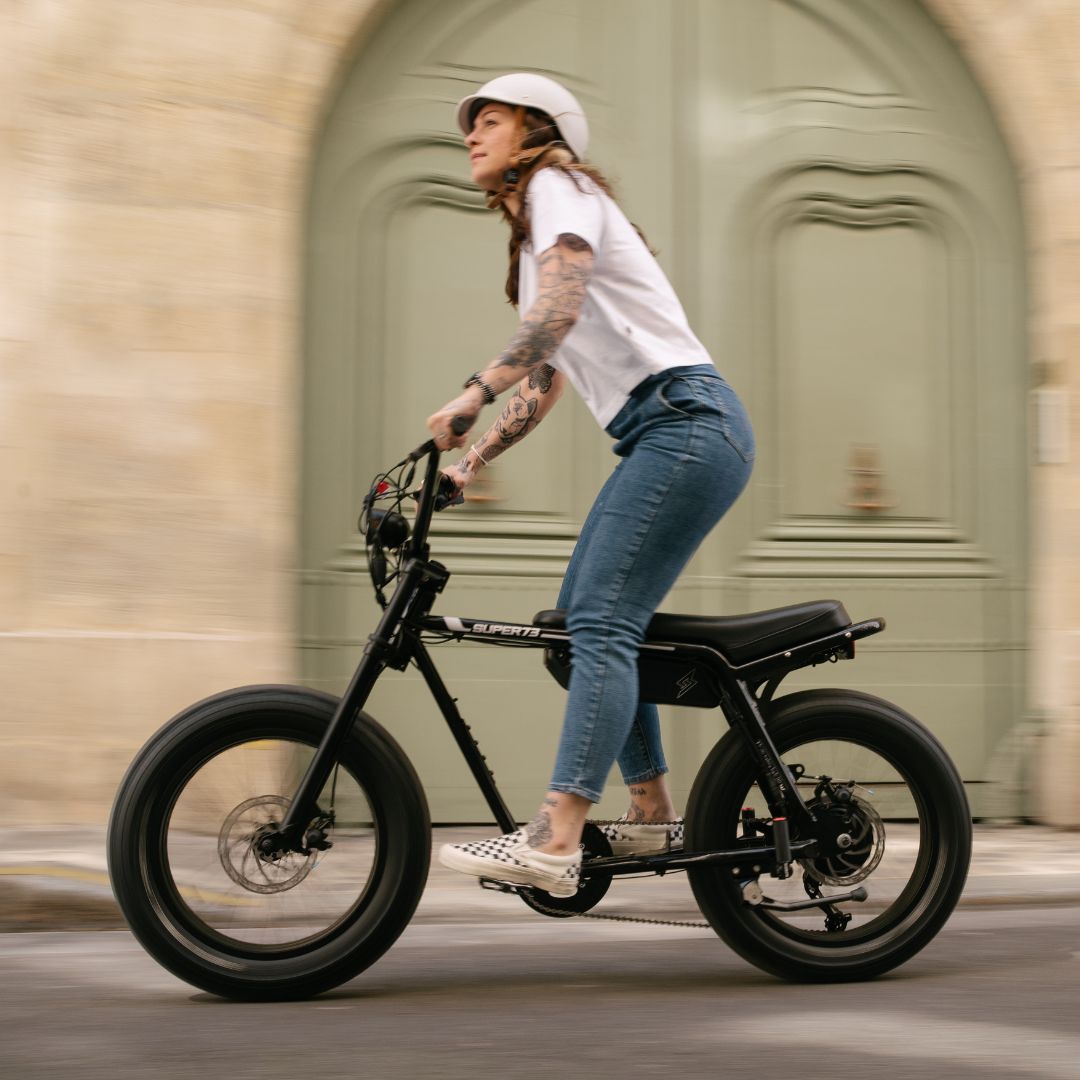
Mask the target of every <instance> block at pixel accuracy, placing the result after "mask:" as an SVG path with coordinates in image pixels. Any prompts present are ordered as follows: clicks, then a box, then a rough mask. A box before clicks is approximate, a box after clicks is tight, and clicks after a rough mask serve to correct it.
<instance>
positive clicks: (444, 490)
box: [435, 473, 465, 513]
mask: <svg viewBox="0 0 1080 1080" xmlns="http://www.w3.org/2000/svg"><path fill="white" fill-rule="evenodd" d="M464 501H465V496H464V495H463V494H462V492H461V491H460V490H459V489H458V488H457V487H456V486H455V485H454V481H453V480H451V479H450V477H449V476H447V475H446V473H443V474H442V475H441V476H440V477H439V491H438V493H437V494H436V496H435V511H436V513H438V512H439V511H440V510H445V509H446V508H447V507H449V506H460V505H461V504H462V503H463V502H464Z"/></svg>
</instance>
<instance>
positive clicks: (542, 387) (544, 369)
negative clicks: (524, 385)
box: [529, 364, 555, 394]
mask: <svg viewBox="0 0 1080 1080" xmlns="http://www.w3.org/2000/svg"><path fill="white" fill-rule="evenodd" d="M554 378H555V369H554V368H553V367H552V366H551V365H550V364H541V365H540V366H539V367H535V368H533V369H532V371H530V372H529V389H530V390H539V391H540V393H541V394H546V393H547V392H548V391H549V390H550V389H551V383H552V380H554Z"/></svg>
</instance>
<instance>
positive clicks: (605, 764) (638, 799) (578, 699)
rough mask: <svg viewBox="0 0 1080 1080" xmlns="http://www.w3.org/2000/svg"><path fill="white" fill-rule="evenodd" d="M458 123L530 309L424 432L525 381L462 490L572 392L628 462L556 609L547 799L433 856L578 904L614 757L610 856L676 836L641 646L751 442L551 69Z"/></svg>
mask: <svg viewBox="0 0 1080 1080" xmlns="http://www.w3.org/2000/svg"><path fill="white" fill-rule="evenodd" d="M458 123H459V125H460V126H461V129H462V131H463V132H464V133H465V145H466V147H467V148H468V151H469V162H470V165H471V168H472V178H473V180H474V182H475V183H477V184H478V185H479V186H480V187H481V188H483V189H484V190H485V191H487V192H488V194H489V196H490V202H489V205H490V206H492V207H497V208H499V209H501V210H502V212H503V215H504V216H505V217H506V219H507V220H508V222H509V224H510V253H511V256H510V272H509V275H508V277H507V295H508V296H509V298H510V300H511V301H512V302H513V303H515V304H517V305H518V307H519V309H520V310H521V311H522V312H523V315H522V321H521V325H520V327H519V328H518V330H517V332H516V333H515V334H514V336H513V338H512V339H511V340H510V343H509V344H508V345H507V347H506V348H505V349H504V350H503V352H502V353H501V354H500V355H499V356H498V357H497V358H496V359H494V360H492V361H491V363H489V364H488V365H487V367H486V368H484V369H483V370H482V371H479V372H477V373H476V374H474V375H472V376H470V377H469V379H468V380H467V381H466V383H465V387H464V391H465V392H464V393H463V394H461V395H459V396H458V397H456V398H454V400H453V401H450V402H448V403H447V404H446V405H444V406H443V408H441V409H440V410H439V411H438V412H436V413H435V414H434V415H433V416H431V417H430V418H429V419H428V427H429V428H430V429H431V432H432V434H433V436H434V438H435V439H436V441H437V442H438V444H439V446H441V447H443V448H445V449H449V448H451V447H455V446H463V445H464V444H465V442H467V441H468V440H467V438H466V437H465V436H462V435H455V434H454V431H453V428H452V423H453V421H454V419H455V418H456V417H464V418H466V420H467V421H468V422H469V424H470V426H471V425H472V424H474V423H475V421H476V420H477V418H478V417H479V415H480V411H481V409H482V407H483V406H484V405H485V404H487V405H490V404H491V403H493V402H494V401H495V399H496V397H497V396H498V395H499V394H500V393H502V392H503V391H504V390H508V389H510V388H511V387H514V392H513V395H512V396H511V398H510V401H509V403H508V404H507V405H506V407H505V408H504V409H503V411H502V413H501V414H500V416H499V418H498V419H497V420H496V421H495V423H494V424H493V425H492V426H491V427H490V428H489V429H488V431H487V432H486V433H485V434H484V435H482V436H481V437H480V438H479V439H477V440H476V442H475V443H473V444H472V446H471V447H470V448H469V450H468V451H467V452H466V454H465V455H464V456H463V457H462V458H461V460H460V461H458V462H457V463H456V464H455V465H453V466H452V467H450V468H449V469H447V470H446V473H447V475H449V476H450V477H451V478H452V480H453V481H454V483H455V484H456V485H457V487H458V488H459V489H464V488H466V487H468V485H469V484H470V483H471V482H472V481H473V480H474V479H475V478H476V476H477V474H478V473H479V472H480V470H481V469H483V468H484V466H485V465H489V464H490V463H491V462H492V461H493V460H494V459H495V458H496V457H498V456H499V455H500V454H502V453H503V452H504V451H506V450H507V449H509V448H510V447H511V446H513V445H515V444H516V443H518V442H520V441H521V439H523V438H524V437H525V436H526V435H527V434H528V433H529V432H530V431H531V430H532V429H533V428H535V427H536V425H537V424H539V423H540V422H541V421H542V420H543V419H544V417H545V416H546V415H547V414H548V412H550V410H551V408H552V407H553V406H554V404H555V402H556V401H557V400H558V399H559V396H560V395H561V394H562V392H563V389H564V386H565V384H566V382H567V381H569V382H570V383H571V384H572V385H573V386H574V388H575V389H576V390H577V391H578V393H579V394H581V396H582V397H583V398H584V400H585V402H586V404H587V405H588V406H589V408H590V410H591V411H592V413H593V415H594V416H595V417H596V420H597V422H598V423H599V424H600V426H601V427H603V428H604V429H605V431H606V432H607V433H608V434H609V435H610V436H611V437H612V438H613V439H614V440H615V446H614V451H615V453H616V454H617V455H618V456H619V457H620V458H621V460H620V461H619V463H618V465H617V466H616V468H615V471H614V472H613V473H612V475H611V477H610V478H609V479H608V481H607V482H606V483H605V485H604V487H603V489H602V490H601V492H600V494H599V496H598V497H597V499H596V503H595V504H594V506H593V507H592V509H591V510H590V512H589V515H588V517H587V519H586V521H585V524H584V526H583V528H582V531H581V536H580V538H579V540H578V544H577V546H576V548H575V550H574V555H573V558H572V559H571V561H570V566H569V567H568V569H567V573H566V578H565V580H564V581H563V586H562V591H561V593H560V595H559V601H558V605H559V607H561V608H565V609H566V610H567V620H566V624H567V629H568V630H569V633H570V642H571V656H572V660H573V675H572V678H571V681H570V691H569V697H568V700H567V707H566V717H565V721H564V724H563V730H562V736H561V740H560V744H559V751H558V756H557V759H556V763H555V769H554V772H553V775H552V780H551V784H550V786H549V790H548V792H547V794H546V795H545V796H544V798H543V801H542V803H541V805H540V808H539V810H538V811H537V814H536V816H535V817H534V818H533V819H532V820H531V821H530V822H529V824H528V825H527V826H526V827H525V828H524V829H521V830H518V831H517V832H514V833H510V834H508V835H507V836H501V837H497V838H495V839H493V840H487V841H483V842H479V843H471V844H447V845H444V846H443V848H442V849H441V851H440V853H439V858H440V861H441V862H442V863H443V865H445V866H448V867H451V868H452V869H455V870H461V871H463V872H465V873H470V874H476V875H478V876H481V877H491V878H496V879H499V880H503V881H513V882H518V883H520V884H526V885H532V886H535V887H537V888H540V889H543V890H545V891H546V892H548V893H550V894H552V895H555V896H569V895H573V893H574V892H575V891H576V888H577V884H578V876H579V870H580V866H581V850H580V846H579V845H580V842H581V833H582V829H583V827H584V824H585V820H586V817H587V814H588V811H589V809H590V807H591V806H592V804H593V803H595V802H597V801H599V799H600V796H601V793H602V790H603V786H604V783H605V781H606V779H607V775H608V772H609V770H610V768H611V765H612V763H613V762H614V761H615V760H616V759H617V760H618V762H619V766H620V769H621V771H622V775H623V779H624V781H625V782H626V784H627V786H628V788H629V794H630V809H629V811H628V813H627V815H626V820H627V824H626V825H620V826H618V827H615V828H614V830H613V832H612V833H611V839H612V840H613V841H615V844H614V845H613V846H614V847H615V849H616V850H617V851H621V852H630V851H634V852H646V851H649V850H657V849H659V848H663V847H664V846H666V844H667V843H668V842H669V839H677V837H669V829H670V828H671V826H670V823H671V822H672V821H673V819H674V817H675V807H674V806H673V805H672V801H671V795H670V792H669V791H668V787H667V781H666V778H665V774H666V773H667V765H666V763H665V760H664V753H663V749H662V747H661V744H660V728H659V719H658V716H657V710H656V707H655V706H654V705H648V704H641V703H639V701H638V678H637V657H638V646H639V645H640V643H641V642H642V640H643V639H644V636H645V630H646V627H647V625H648V623H649V620H650V618H651V617H652V615H653V613H654V612H655V611H656V609H657V607H658V606H659V604H660V602H661V601H662V600H663V598H664V596H665V595H666V594H667V592H668V590H669V589H670V588H671V587H672V585H673V584H674V583H675V580H676V578H677V577H678V576H679V573H680V572H681V571H682V569H683V567H684V566H685V565H686V563H687V562H688V560H689V559H690V557H691V556H692V555H693V553H694V551H695V550H696V549H697V548H698V546H699V545H700V543H701V541H702V540H703V539H704V537H705V536H706V534H707V533H708V532H709V530H710V529H711V528H712V527H713V525H715V524H716V522H717V521H718V520H719V519H720V518H721V517H722V516H723V514H724V513H725V511H726V510H727V509H728V507H729V506H730V505H731V504H732V503H733V502H734V501H735V499H736V497H737V496H738V494H739V492H740V491H742V489H743V487H744V486H745V485H746V481H747V479H748V478H749V475H750V469H751V464H752V461H753V454H754V438H753V433H752V431H751V428H750V425H749V422H748V421H747V419H746V415H745V413H744V411H743V409H742V407H741V405H740V404H739V401H738V399H737V398H736V396H735V394H734V392H733V391H732V390H731V388H730V387H729V386H728V385H727V383H726V382H724V380H723V379H722V378H721V377H720V375H719V374H718V373H717V371H716V369H715V367H714V366H713V364H712V361H711V360H710V358H709V355H708V353H707V352H706V351H705V349H704V347H703V346H702V345H701V343H700V342H699V341H698V339H697V338H696V337H695V336H694V334H693V332H692V331H691V330H690V327H689V326H688V325H687V321H686V317H685V315H684V313H683V310H682V307H681V306H680V304H679V301H678V299H677V298H676V296H675V294H674V292H673V290H672V288H671V286H670V284H669V283H668V281H667V279H666V277H665V276H664V274H663V272H662V271H661V269H660V267H659V265H658V264H657V262H656V260H655V259H654V257H653V255H652V253H651V252H650V251H649V249H648V247H647V246H646V244H645V242H644V240H643V239H642V237H641V235H640V233H638V231H637V230H636V229H635V227H634V226H632V225H631V224H630V222H629V221H627V219H626V217H625V216H624V214H623V213H622V211H621V210H620V209H619V207H618V205H617V203H616V202H615V201H614V200H613V198H612V197H611V192H610V189H609V187H608V185H607V183H606V182H605V180H604V178H603V177H602V175H601V174H600V173H599V172H598V171H597V170H596V169H595V168H593V167H591V166H588V165H585V164H583V162H584V159H585V155H586V152H587V149H588V126H587V123H586V120H585V115H584V113H583V111H582V109H581V106H580V105H579V104H578V102H577V100H576V99H575V98H574V96H573V95H572V94H571V93H570V92H569V91H568V90H566V88H565V87H563V86H561V85H559V84H558V83H556V82H554V81H553V80H551V79H547V78H544V77H543V76H540V75H528V74H515V75H503V76H501V77H500V78H497V79H494V80H493V81H491V82H489V83H487V84H486V85H485V86H482V87H481V88H480V89H479V90H478V91H477V92H476V93H475V94H472V95H470V96H469V97H467V98H465V99H464V100H463V101H462V102H461V103H460V104H459V106H458ZM515 384H516V386H515ZM459 430H460V427H459ZM653 822H658V823H661V824H649V823H653Z"/></svg>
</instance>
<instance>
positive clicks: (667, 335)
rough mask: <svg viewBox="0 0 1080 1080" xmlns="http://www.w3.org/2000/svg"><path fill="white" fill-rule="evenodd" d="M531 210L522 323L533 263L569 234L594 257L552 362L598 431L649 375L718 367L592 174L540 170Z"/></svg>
mask: <svg viewBox="0 0 1080 1080" xmlns="http://www.w3.org/2000/svg"><path fill="white" fill-rule="evenodd" d="M579 184H580V187H579V186H578V185H579ZM525 202H526V208H527V211H528V215H529V229H530V235H531V243H528V244H523V245H522V247H521V261H520V263H519V278H518V290H519V296H518V307H519V310H520V311H521V312H522V318H524V317H525V316H526V315H527V314H528V312H529V309H530V308H531V307H532V306H533V304H534V303H535V302H536V296H537V290H538V284H539V275H538V270H537V262H536V256H537V255H541V254H543V253H544V252H545V251H547V250H548V248H550V247H552V246H553V245H554V244H555V242H556V241H557V240H558V238H559V236H560V235H562V234H563V233H574V234H575V235H577V236H580V237H581V238H582V240H585V241H587V242H588V244H589V246H590V247H591V248H592V250H593V256H594V259H595V261H594V264H593V272H592V277H591V278H590V279H589V284H588V287H587V288H586V291H585V303H584V306H583V307H582V309H581V314H580V316H579V318H578V321H577V323H576V324H575V325H574V326H573V327H572V328H571V330H570V332H569V333H568V334H567V335H566V337H565V338H564V339H563V343H562V344H561V345H560V346H559V348H558V349H557V350H556V352H555V353H554V355H553V356H552V357H551V358H550V360H549V361H548V363H550V364H551V366H552V367H554V368H557V369H558V370H559V371H561V372H563V373H564V374H565V375H566V376H567V378H568V379H569V380H570V382H571V383H572V384H573V386H574V388H575V389H576V390H577V392H578V393H579V394H580V395H581V396H582V398H583V399H584V400H585V404H586V405H588V406H589V409H590V410H591V411H592V414H593V415H594V416H595V417H596V419H597V421H598V422H599V424H600V426H601V427H604V428H606V427H607V425H608V424H609V423H611V421H612V420H613V419H614V418H615V415H616V414H617V413H618V411H619V410H620V409H621V408H622V407H623V405H625V404H626V401H627V399H628V397H629V396H630V391H631V390H633V389H634V387H635V386H637V385H638V383H640V382H641V381H642V380H643V379H645V378H647V377H648V376H649V375H655V374H657V373H658V372H661V371H665V370H666V369H668V368H674V367H686V366H689V365H691V364H709V363H711V362H712V361H711V359H710V357H709V354H708V352H706V350H705V347H704V346H703V345H702V344H701V342H700V341H698V339H697V338H696V337H695V336H694V332H693V331H692V330H691V329H690V326H689V324H688V323H687V321H686V314H685V313H684V312H683V309H682V305H681V304H680V303H679V300H678V297H676V295H675V291H674V289H672V287H671V284H670V283H669V281H668V279H667V278H666V277H665V276H664V272H663V271H662V270H661V269H660V266H659V264H658V263H657V261H656V259H655V258H653V256H652V254H651V253H650V251H649V249H648V248H647V247H646V246H645V244H644V243H643V242H642V240H641V237H640V236H638V234H637V232H636V231H635V230H634V227H633V226H632V225H631V224H630V222H629V221H628V220H627V219H626V215H625V214H624V213H623V212H622V210H620V209H619V206H618V204H617V203H616V202H615V201H614V200H613V199H611V198H610V197H609V196H608V195H606V194H605V193H604V191H603V190H602V189H601V188H600V187H598V186H597V185H596V184H595V183H594V182H593V181H592V180H590V179H589V177H588V176H586V175H585V174H584V173H576V174H575V175H574V176H568V175H567V174H566V173H564V172H563V171H562V170H561V169H554V168H548V169H541V170H540V171H539V172H538V173H536V174H535V175H534V176H533V177H532V179H531V180H530V181H529V186H528V188H527V189H526V192H525Z"/></svg>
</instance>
